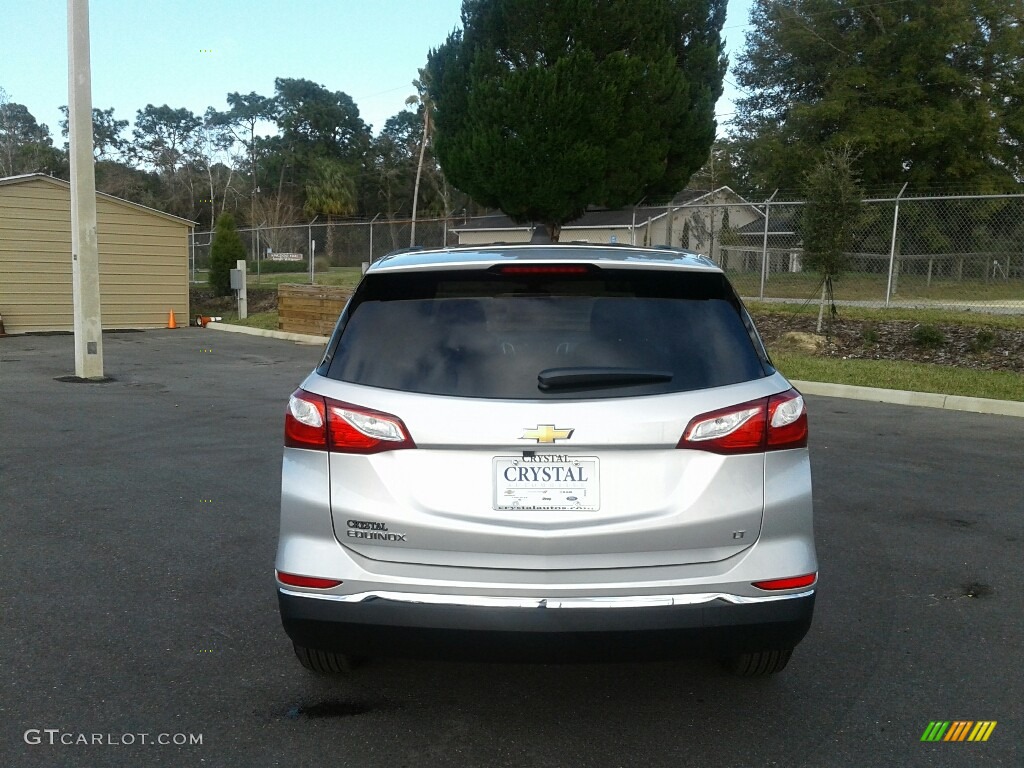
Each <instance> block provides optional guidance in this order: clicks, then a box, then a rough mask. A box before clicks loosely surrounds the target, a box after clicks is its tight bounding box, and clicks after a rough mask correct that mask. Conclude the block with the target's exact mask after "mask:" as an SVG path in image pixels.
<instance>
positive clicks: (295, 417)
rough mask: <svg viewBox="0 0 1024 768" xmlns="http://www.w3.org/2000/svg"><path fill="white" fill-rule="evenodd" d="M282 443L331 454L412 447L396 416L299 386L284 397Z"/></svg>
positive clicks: (378, 451)
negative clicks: (285, 403) (290, 394)
mask: <svg viewBox="0 0 1024 768" xmlns="http://www.w3.org/2000/svg"><path fill="white" fill-rule="evenodd" d="M284 444H285V445H286V446H289V447H291V448H310V449H313V450H320V451H331V452H332V453H381V452H382V451H394V450H398V449H400V448H415V447H416V444H415V443H414V442H413V441H412V438H411V437H410V436H409V430H408V429H407V428H406V426H405V424H403V423H402V420H401V419H400V418H398V417H397V416H392V415H391V414H389V413H382V412H380V411H374V410H371V409H369V408H363V407H361V406H358V405H352V404H351V403H343V402H341V401H339V400H332V399H331V398H329V397H321V396H320V395H314V394H311V393H309V392H306V391H304V390H302V389H298V390H296V391H295V392H294V393H293V394H292V396H291V398H290V399H289V400H288V411H287V413H286V414H285V419H284Z"/></svg>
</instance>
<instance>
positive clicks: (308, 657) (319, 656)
mask: <svg viewBox="0 0 1024 768" xmlns="http://www.w3.org/2000/svg"><path fill="white" fill-rule="evenodd" d="M292 646H293V647H294V648H295V656H296V658H298V660H299V663H300V664H301V665H302V666H303V667H305V668H306V669H308V670H309V671H310V672H315V673H316V674H318V675H346V674H348V673H349V672H351V671H352V670H353V669H355V668H356V667H358V666H359V664H360V662H361V659H357V658H355V657H353V656H349V655H348V654H345V653H334V652H333V651H322V650H320V649H319V648H306V647H305V646H303V645H299V644H298V643H292Z"/></svg>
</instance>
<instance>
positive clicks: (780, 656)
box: [725, 648, 793, 677]
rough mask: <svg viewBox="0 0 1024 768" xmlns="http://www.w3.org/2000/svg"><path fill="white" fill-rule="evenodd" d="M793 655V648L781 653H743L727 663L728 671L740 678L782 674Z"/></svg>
mask: <svg viewBox="0 0 1024 768" xmlns="http://www.w3.org/2000/svg"><path fill="white" fill-rule="evenodd" d="M792 655H793V649H792V648H786V649H785V650H781V651H755V652H753V653H742V654H740V655H739V656H734V657H733V658H731V659H728V660H727V661H726V662H725V666H726V669H728V670H729V671H730V672H732V673H733V674H734V675H737V676H739V677H767V676H768V675H774V674H775V673H777V672H781V671H782V670H784V669H785V668H786V665H787V664H788V663H789V657H790V656H792Z"/></svg>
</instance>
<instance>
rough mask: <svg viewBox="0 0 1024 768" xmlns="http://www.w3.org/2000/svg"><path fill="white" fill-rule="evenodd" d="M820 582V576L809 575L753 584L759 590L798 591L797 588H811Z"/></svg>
mask: <svg viewBox="0 0 1024 768" xmlns="http://www.w3.org/2000/svg"><path fill="white" fill-rule="evenodd" d="M817 580H818V574H816V573H808V574H806V575H804V576H791V577H790V578H787V579H769V580H768V581H755V582H752V583H753V585H754V586H755V587H757V588H758V589H767V590H769V591H770V590H773V589H796V588H797V587H809V586H811V584H813V583H814V582H816V581H817Z"/></svg>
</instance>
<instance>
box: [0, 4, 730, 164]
mask: <svg viewBox="0 0 1024 768" xmlns="http://www.w3.org/2000/svg"><path fill="white" fill-rule="evenodd" d="M749 5H750V0H729V15H728V18H727V19H726V23H725V27H726V29H725V32H724V35H725V37H726V40H727V44H728V48H729V49H730V50H731V51H733V56H732V58H733V59H734V60H735V52H736V51H738V50H739V48H740V47H741V46H742V43H743V34H744V29H745V27H746V22H747V16H748V13H749ZM89 6H90V25H91V45H92V97H93V106H95V107H99V108H103V109H106V108H108V107H114V115H115V117H117V118H119V119H121V120H128V121H130V122H131V121H133V120H134V117H135V112H136V111H137V110H138V109H141V108H142V107H145V106H146V104H149V103H152V104H155V105H162V104H168V105H170V106H171V107H174V108H178V107H187V108H188V109H190V110H192V111H193V112H195V113H197V114H202V113H203V112H204V111H205V110H206V108H207V107H210V106H212V107H215V108H217V109H226V108H227V103H226V101H225V96H226V95H227V94H228V93H229V92H232V91H238V92H241V93H249V92H250V91H256V92H257V93H260V94H263V95H265V96H272V95H273V93H274V78H275V77H301V78H306V79H308V80H313V81H315V82H317V83H320V84H322V85H324V86H326V87H327V88H329V89H330V90H332V91H344V92H345V93H347V94H349V95H350V96H351V97H352V98H353V99H354V100H355V102H356V105H357V106H358V107H359V111H360V114H361V116H362V118H363V120H364V121H366V122H367V123H370V124H372V126H373V128H374V132H377V131H379V130H380V129H381V128H382V127H383V126H384V121H385V120H387V118H388V117H390V116H391V115H393V114H395V113H396V112H398V111H400V110H401V109H402V108H403V106H404V102H405V99H406V97H407V96H410V95H412V94H413V93H414V90H413V88H412V85H411V82H412V80H413V78H415V77H416V74H417V69H418V68H419V67H422V66H423V65H424V63H425V62H426V58H427V53H428V51H429V50H430V49H431V48H433V47H436V46H437V45H440V44H441V43H442V42H444V40H445V38H446V37H447V36H448V33H449V32H451V31H452V30H453V29H454V28H455V27H457V26H458V25H459V11H460V9H461V7H462V2H461V0H293V1H292V2H287V1H286V0H247V1H245V2H243V0H202V1H200V0H90V3H89ZM66 14H67V3H66V0H20V2H16V1H15V0H5V1H4V9H3V14H2V18H3V45H2V47H0V88H3V89H4V90H5V91H6V92H7V95H8V98H9V99H10V100H11V101H14V102H17V103H20V104H24V105H25V106H27V107H28V109H29V111H30V112H31V113H32V114H33V115H35V117H36V119H37V120H39V121H40V122H43V123H46V124H47V125H48V126H49V128H50V131H51V133H52V134H53V136H54V143H55V144H57V145H58V146H60V145H61V144H62V140H61V138H60V127H59V120H60V112H59V107H60V106H61V105H62V104H66V103H67V101H68V98H67V16H66ZM728 79H729V80H733V78H732V76H731V75H729V76H728ZM735 94H736V91H735V89H734V88H732V87H730V85H729V84H726V96H725V97H724V98H723V101H722V102H720V103H719V113H720V115H721V117H720V118H719V125H720V128H719V130H720V132H721V124H722V122H723V121H724V119H727V117H726V115H725V113H731V112H732V106H731V103H730V98H731V97H732V96H734V95H735Z"/></svg>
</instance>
